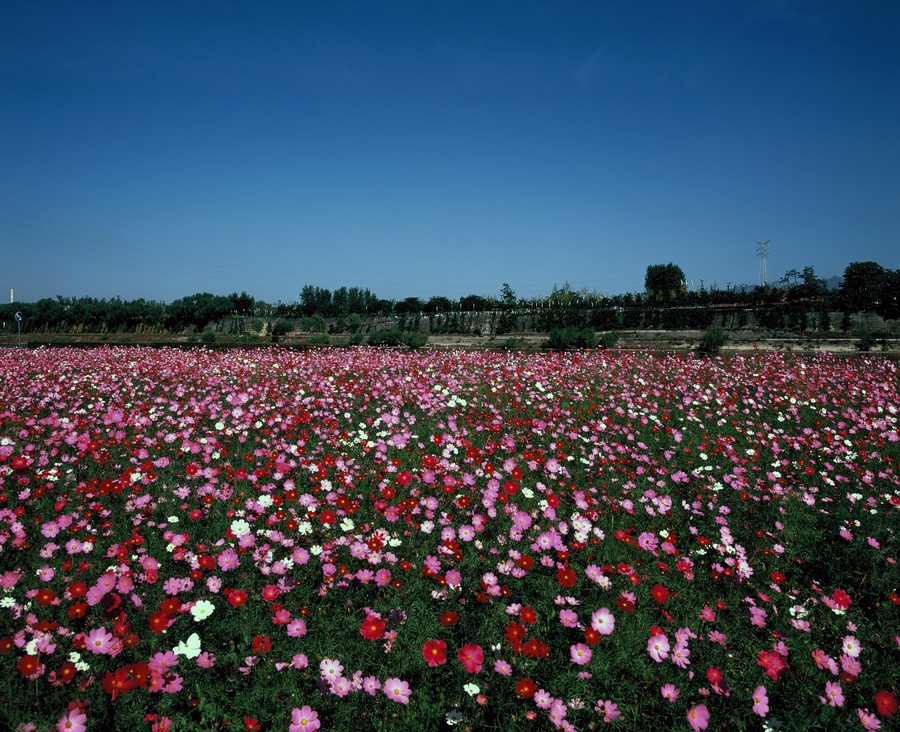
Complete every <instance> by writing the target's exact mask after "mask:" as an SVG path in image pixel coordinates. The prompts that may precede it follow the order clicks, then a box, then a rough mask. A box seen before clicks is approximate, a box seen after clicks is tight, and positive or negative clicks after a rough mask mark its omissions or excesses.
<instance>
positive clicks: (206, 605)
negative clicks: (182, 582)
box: [191, 600, 216, 623]
mask: <svg viewBox="0 0 900 732" xmlns="http://www.w3.org/2000/svg"><path fill="white" fill-rule="evenodd" d="M215 609H216V606H215V605H213V604H212V603H211V602H210V601H209V600H198V601H197V602H196V603H195V604H194V607H192V608H191V615H193V616H194V621H195V622H198V623H199V622H200V621H201V620H206V619H207V618H208V617H209V616H210V615H212V614H213V610H215Z"/></svg>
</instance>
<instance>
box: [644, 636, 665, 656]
mask: <svg viewBox="0 0 900 732" xmlns="http://www.w3.org/2000/svg"><path fill="white" fill-rule="evenodd" d="M647 652H648V653H649V654H650V658H652V659H653V660H654V661H656V662H657V663H662V662H663V661H664V660H665V659H666V658H667V657H668V655H669V639H668V638H666V636H664V635H654V636H653V637H652V638H651V639H650V640H649V641H647Z"/></svg>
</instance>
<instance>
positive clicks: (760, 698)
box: [753, 686, 769, 717]
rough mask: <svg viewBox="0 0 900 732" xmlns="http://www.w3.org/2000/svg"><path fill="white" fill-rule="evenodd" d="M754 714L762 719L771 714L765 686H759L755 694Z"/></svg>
mask: <svg viewBox="0 0 900 732" xmlns="http://www.w3.org/2000/svg"><path fill="white" fill-rule="evenodd" d="M753 713H754V714H758V715H759V716H760V717H765V716H766V715H767V714H768V713H769V697H768V696H766V687H765V686H757V687H756V689H755V690H754V692H753Z"/></svg>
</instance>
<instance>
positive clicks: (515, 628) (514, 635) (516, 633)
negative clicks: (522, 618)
mask: <svg viewBox="0 0 900 732" xmlns="http://www.w3.org/2000/svg"><path fill="white" fill-rule="evenodd" d="M525 633H526V630H525V626H524V625H522V623H510V624H509V625H507V626H506V629H505V630H504V631H503V635H505V636H506V640H508V641H509V644H510V645H511V646H512V649H513V651H514V652H515V653H519V651H521V650H522V643H524V642H525Z"/></svg>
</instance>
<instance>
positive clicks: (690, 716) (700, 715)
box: [687, 704, 709, 732]
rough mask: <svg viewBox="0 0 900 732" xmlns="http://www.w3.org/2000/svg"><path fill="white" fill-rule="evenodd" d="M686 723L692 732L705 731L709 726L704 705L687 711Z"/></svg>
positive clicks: (707, 712) (707, 711)
mask: <svg viewBox="0 0 900 732" xmlns="http://www.w3.org/2000/svg"><path fill="white" fill-rule="evenodd" d="M687 721H688V724H689V725H691V729H692V730H694V732H699V730H701V729H706V728H707V726H708V725H709V710H708V709H707V708H706V705H705V704H698V705H697V706H695V707H691V708H690V709H688V713H687Z"/></svg>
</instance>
